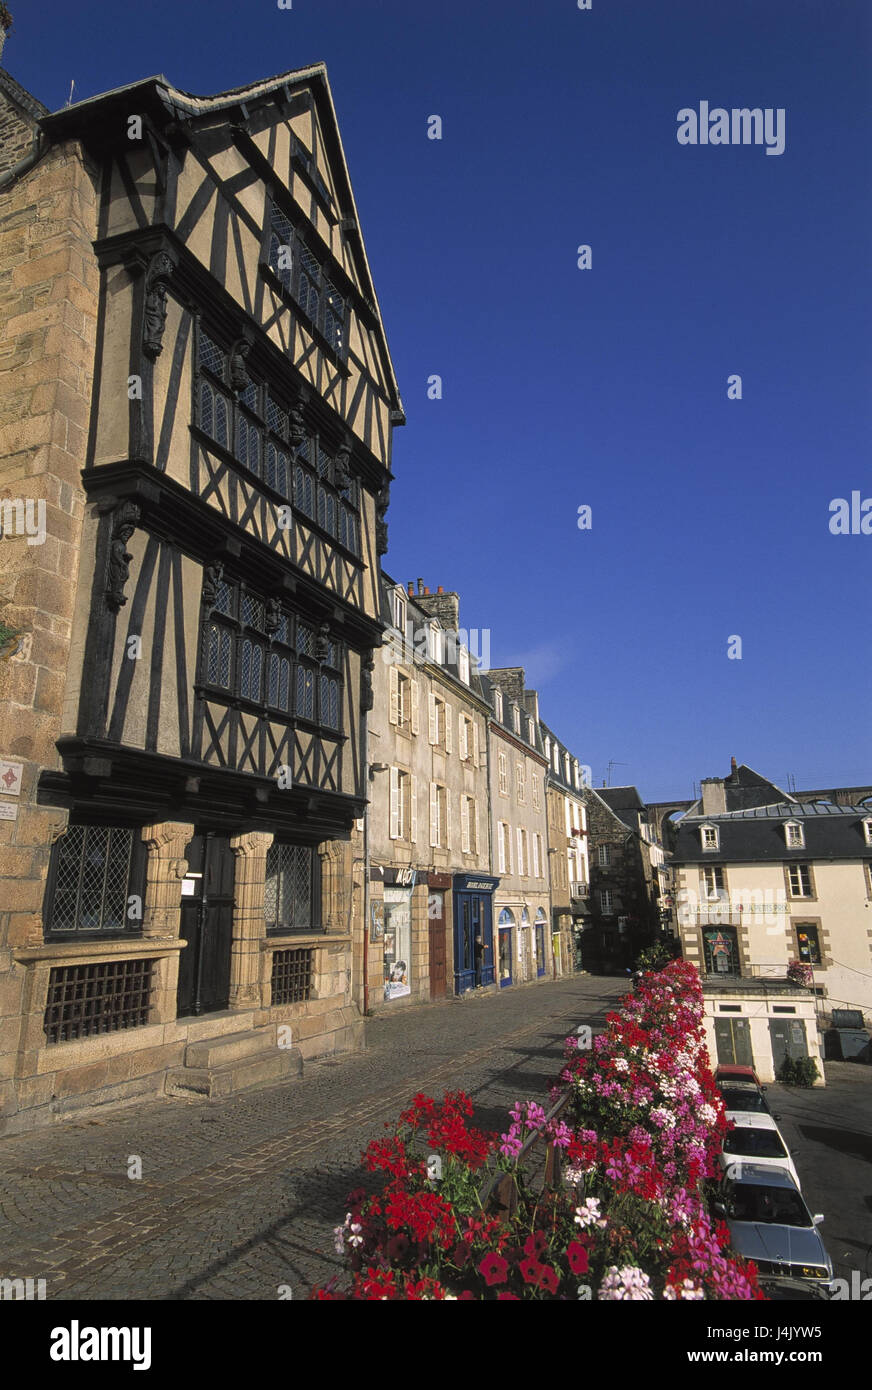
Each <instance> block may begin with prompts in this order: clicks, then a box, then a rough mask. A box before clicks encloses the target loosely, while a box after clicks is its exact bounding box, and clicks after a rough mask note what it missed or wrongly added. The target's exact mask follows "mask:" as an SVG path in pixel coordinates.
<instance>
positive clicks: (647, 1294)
mask: <svg viewBox="0 0 872 1390" xmlns="http://www.w3.org/2000/svg"><path fill="white" fill-rule="evenodd" d="M597 1296H598V1297H599V1298H602V1299H619V1298H626V1299H633V1300H636V1301H639V1300H643V1299H652V1298H653V1297H654V1294H653V1293H652V1291H651V1281H650V1279H649V1278H648V1275H647V1274H646V1273H645V1271H644V1270H642V1269H639V1268H638V1267H637V1266H636V1265H625V1266H624V1268H623V1269H618V1267H617V1265H612V1266H611V1268H610V1269H609V1270H608V1271H607V1273H606V1277H605V1279H603V1282H602V1284H601V1285H600V1289H599V1294H598V1295H597Z"/></svg>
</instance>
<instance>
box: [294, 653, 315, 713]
mask: <svg viewBox="0 0 872 1390" xmlns="http://www.w3.org/2000/svg"><path fill="white" fill-rule="evenodd" d="M297 714H298V715H300V717H301V718H303V719H314V718H315V673H314V671H310V670H309V668H308V667H307V666H298V667H297Z"/></svg>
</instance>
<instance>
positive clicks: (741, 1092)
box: [721, 1086, 769, 1115]
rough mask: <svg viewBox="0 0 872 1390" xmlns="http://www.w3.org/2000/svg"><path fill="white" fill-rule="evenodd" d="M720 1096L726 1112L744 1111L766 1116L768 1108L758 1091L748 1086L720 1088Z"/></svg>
mask: <svg viewBox="0 0 872 1390" xmlns="http://www.w3.org/2000/svg"><path fill="white" fill-rule="evenodd" d="M721 1095H722V1096H723V1098H724V1105H725V1106H726V1108H727V1109H728V1110H746V1111H751V1112H752V1113H753V1114H755V1115H768V1114H769V1107H768V1105H767V1104H766V1101H765V1100H764V1099H763V1097H762V1096H761V1094H760V1092H759V1091H755V1090H753V1089H752V1088H751V1087H750V1086H747V1087H744V1088H742V1087H739V1086H722V1087H721Z"/></svg>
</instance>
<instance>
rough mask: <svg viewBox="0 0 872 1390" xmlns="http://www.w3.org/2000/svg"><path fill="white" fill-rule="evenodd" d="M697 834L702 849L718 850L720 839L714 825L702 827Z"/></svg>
mask: <svg viewBox="0 0 872 1390" xmlns="http://www.w3.org/2000/svg"><path fill="white" fill-rule="evenodd" d="M699 833H700V838H701V839H702V847H703V849H720V847H721V837H720V832H719V830H718V827H717V826H716V825H704V826H702V827H701V828H700V832H699Z"/></svg>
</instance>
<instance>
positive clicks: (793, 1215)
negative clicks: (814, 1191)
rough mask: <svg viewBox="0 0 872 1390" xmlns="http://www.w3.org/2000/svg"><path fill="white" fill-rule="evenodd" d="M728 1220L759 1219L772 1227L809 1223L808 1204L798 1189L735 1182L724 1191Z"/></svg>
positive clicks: (811, 1223) (809, 1224)
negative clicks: (795, 1190) (725, 1192)
mask: <svg viewBox="0 0 872 1390" xmlns="http://www.w3.org/2000/svg"><path fill="white" fill-rule="evenodd" d="M726 1207H727V1216H728V1217H729V1219H730V1220H731V1221H762V1222H765V1223H766V1224H767V1225H776V1226H813V1225H814V1222H813V1221H812V1219H811V1216H810V1214H809V1210H808V1207H807V1206H806V1205H805V1202H804V1201H803V1200H802V1198H801V1197H800V1195H799V1193H798V1192H791V1191H790V1189H789V1188H787V1187H762V1186H760V1187H758V1186H757V1184H756V1183H754V1184H752V1183H737V1184H736V1185H735V1186H734V1187H732V1188H731V1189H730V1190H729V1191H728V1193H727V1202H726Z"/></svg>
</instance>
